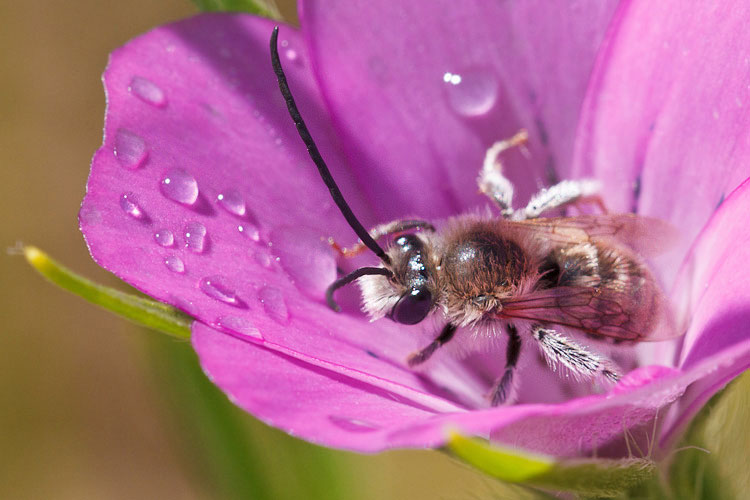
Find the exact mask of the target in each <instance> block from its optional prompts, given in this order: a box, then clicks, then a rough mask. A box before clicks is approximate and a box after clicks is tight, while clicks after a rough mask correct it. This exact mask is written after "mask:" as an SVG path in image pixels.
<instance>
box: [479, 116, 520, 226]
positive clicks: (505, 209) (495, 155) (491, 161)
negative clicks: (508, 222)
mask: <svg viewBox="0 0 750 500" xmlns="http://www.w3.org/2000/svg"><path fill="white" fill-rule="evenodd" d="M528 138H529V133H528V132H527V131H526V130H520V131H519V132H518V133H517V134H516V135H514V136H513V137H511V138H510V139H505V140H504V141H498V142H496V143H495V144H493V145H492V146H490V148H489V149H488V150H487V153H486V154H485V156H484V163H483V164H482V170H481V171H480V172H479V177H478V178H477V184H479V191H480V192H481V193H484V194H486V195H487V196H489V197H490V198H491V199H492V201H494V202H495V203H496V204H497V206H498V207H500V211H501V212H502V214H503V217H506V218H507V217H511V216H513V184H512V183H511V182H510V180H509V179H508V178H507V177H505V175H504V174H503V164H502V162H501V161H500V154H501V153H503V152H504V151H506V150H508V149H510V148H513V147H519V146H523V145H524V144H525V143H526V141H527V140H528Z"/></svg>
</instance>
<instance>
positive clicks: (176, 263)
mask: <svg viewBox="0 0 750 500" xmlns="http://www.w3.org/2000/svg"><path fill="white" fill-rule="evenodd" d="M164 265H165V266H167V269H169V270H170V271H172V272H175V273H180V274H182V273H184V272H185V263H184V262H183V261H182V259H181V258H179V257H178V256H176V255H170V256H169V257H167V258H166V259H164Z"/></svg>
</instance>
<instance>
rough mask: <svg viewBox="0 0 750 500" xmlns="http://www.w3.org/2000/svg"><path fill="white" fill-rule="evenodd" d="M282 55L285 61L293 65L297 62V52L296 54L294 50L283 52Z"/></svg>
mask: <svg viewBox="0 0 750 500" xmlns="http://www.w3.org/2000/svg"><path fill="white" fill-rule="evenodd" d="M284 55H285V56H286V58H287V59H289V60H290V61H291V62H293V63H298V62H299V52H297V51H296V50H294V49H287V50H286V51H285V52H284Z"/></svg>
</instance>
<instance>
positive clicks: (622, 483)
mask: <svg viewBox="0 0 750 500" xmlns="http://www.w3.org/2000/svg"><path fill="white" fill-rule="evenodd" d="M447 448H448V450H449V451H450V452H451V453H453V455H455V456H456V457H458V458H460V459H461V460H463V461H464V462H466V463H468V464H470V465H472V466H473V467H475V468H477V469H479V470H481V471H482V472H484V473H486V474H489V475H490V476H493V477H495V478H497V479H501V480H503V481H507V482H510V483H517V484H523V485H527V486H535V487H539V488H544V489H548V490H555V491H566V492H572V493H577V494H579V495H584V496H598V497H605V498H606V497H615V496H618V495H620V494H621V493H622V492H623V491H625V490H627V489H628V488H631V487H632V486H633V485H635V484H637V483H640V482H642V481H645V480H647V479H649V478H650V477H652V476H653V474H654V470H655V464H654V462H652V461H651V460H647V459H641V458H629V459H622V460H611V459H576V460H567V459H563V460H561V459H556V458H554V457H549V456H545V455H536V454H531V453H526V452H522V451H519V450H515V449H510V448H504V447H501V446H497V445H493V444H490V443H488V442H487V441H484V440H480V439H475V438H469V437H466V436H462V435H461V434H458V433H451V435H450V439H449V440H448V443H447Z"/></svg>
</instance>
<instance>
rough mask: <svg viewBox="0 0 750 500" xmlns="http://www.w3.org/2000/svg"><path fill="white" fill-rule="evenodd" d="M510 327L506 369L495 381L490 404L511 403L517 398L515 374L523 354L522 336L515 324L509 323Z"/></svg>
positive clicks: (508, 327)
mask: <svg viewBox="0 0 750 500" xmlns="http://www.w3.org/2000/svg"><path fill="white" fill-rule="evenodd" d="M507 329H508V347H507V350H506V354H505V356H506V362H505V371H504V372H503V374H502V375H501V376H500V378H499V379H497V382H495V385H494V387H493V388H492V391H491V392H490V404H491V405H492V406H499V405H502V404H510V403H513V401H514V400H515V399H516V384H515V383H514V382H515V381H514V375H515V371H516V365H517V364H518V358H519V356H520V354H521V336H520V335H518V329H517V328H516V326H515V325H513V324H511V323H509V324H508V326H507Z"/></svg>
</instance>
